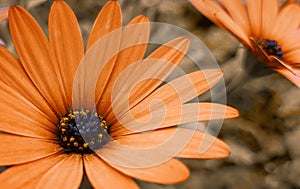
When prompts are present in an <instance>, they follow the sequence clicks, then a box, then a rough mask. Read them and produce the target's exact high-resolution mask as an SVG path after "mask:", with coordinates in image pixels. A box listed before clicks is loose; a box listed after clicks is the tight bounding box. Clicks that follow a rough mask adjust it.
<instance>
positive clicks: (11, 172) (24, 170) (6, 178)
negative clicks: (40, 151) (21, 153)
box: [0, 154, 68, 189]
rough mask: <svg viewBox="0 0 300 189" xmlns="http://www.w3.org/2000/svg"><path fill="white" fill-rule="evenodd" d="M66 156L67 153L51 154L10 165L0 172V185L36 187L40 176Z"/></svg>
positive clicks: (7, 186)
mask: <svg viewBox="0 0 300 189" xmlns="http://www.w3.org/2000/svg"><path fill="white" fill-rule="evenodd" d="M66 156H68V155H66V154H62V155H52V156H49V157H46V158H43V159H40V160H36V161H33V162H30V163H26V164H22V165H15V166H13V167H10V168H9V169H7V170H5V171H4V172H2V173H1V174H0V183H1V187H3V188H12V187H13V188H15V189H22V188H36V184H37V182H38V181H39V179H40V177H41V176H42V175H43V174H45V173H46V172H47V171H48V170H49V169H50V168H51V167H53V166H55V165H56V164H57V163H58V162H59V161H61V160H62V159H64V158H65V157H66Z"/></svg>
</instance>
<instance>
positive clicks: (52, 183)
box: [36, 154, 83, 189]
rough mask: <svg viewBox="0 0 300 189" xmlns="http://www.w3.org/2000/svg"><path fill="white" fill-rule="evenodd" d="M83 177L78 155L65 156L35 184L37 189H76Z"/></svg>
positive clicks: (81, 162)
mask: <svg viewBox="0 0 300 189" xmlns="http://www.w3.org/2000/svg"><path fill="white" fill-rule="evenodd" d="M82 177H83V161H82V156H81V155H79V154H70V155H66V156H65V157H64V158H63V159H62V160H61V161H59V162H58V163H56V164H55V165H54V166H52V167H51V168H50V169H49V170H47V172H46V173H45V174H43V175H42V176H41V178H40V180H39V182H38V183H37V186H36V187H37V188H44V189H47V188H49V189H52V188H53V187H55V188H70V189H77V188H79V186H80V183H81V180H82Z"/></svg>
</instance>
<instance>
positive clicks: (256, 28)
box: [246, 0, 264, 37]
mask: <svg viewBox="0 0 300 189" xmlns="http://www.w3.org/2000/svg"><path fill="white" fill-rule="evenodd" d="M262 1H264V0H256V1H251V0H247V1H246V3H247V8H248V16H249V21H250V25H251V29H252V35H251V36H252V37H259V36H261V29H262V26H261V25H262V20H261V18H262Z"/></svg>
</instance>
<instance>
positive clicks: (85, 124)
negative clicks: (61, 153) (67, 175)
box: [58, 110, 110, 154]
mask: <svg viewBox="0 0 300 189" xmlns="http://www.w3.org/2000/svg"><path fill="white" fill-rule="evenodd" d="M108 127H109V125H108V124H107V123H106V121H105V120H104V119H103V118H102V117H100V116H99V115H98V114H97V113H96V112H91V111H89V110H81V111H71V112H69V113H67V114H65V115H64V116H63V117H62V118H61V119H60V120H59V123H58V137H59V142H60V145H61V146H62V147H63V148H64V149H65V152H66V153H78V154H87V153H93V150H97V149H99V148H100V147H101V146H103V145H105V144H106V143H107V142H108V141H109V140H110V136H109V133H108Z"/></svg>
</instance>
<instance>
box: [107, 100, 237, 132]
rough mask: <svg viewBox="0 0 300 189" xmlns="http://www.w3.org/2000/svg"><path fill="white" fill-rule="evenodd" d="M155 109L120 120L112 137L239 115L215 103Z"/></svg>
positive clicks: (229, 108)
mask: <svg viewBox="0 0 300 189" xmlns="http://www.w3.org/2000/svg"><path fill="white" fill-rule="evenodd" d="M153 109H154V110H153V111H152V112H150V113H149V112H147V109H146V108H145V109H144V110H141V111H139V112H135V113H134V114H133V117H134V118H135V119H132V118H131V117H129V116H127V117H124V119H121V120H119V123H121V124H122V126H120V125H113V127H112V129H111V135H112V136H120V135H124V134H129V133H134V132H141V131H149V130H154V129H159V128H165V127H171V126H175V125H180V124H186V123H193V122H198V121H209V120H216V119H228V118H234V117H237V116H238V115H239V113H238V111H237V110H236V109H234V108H231V107H229V106H225V105H222V104H215V103H189V104H184V105H179V106H177V105H172V106H170V107H168V108H167V109H165V107H163V106H161V104H160V106H157V107H155V108H153Z"/></svg>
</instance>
